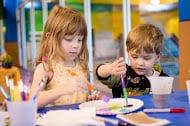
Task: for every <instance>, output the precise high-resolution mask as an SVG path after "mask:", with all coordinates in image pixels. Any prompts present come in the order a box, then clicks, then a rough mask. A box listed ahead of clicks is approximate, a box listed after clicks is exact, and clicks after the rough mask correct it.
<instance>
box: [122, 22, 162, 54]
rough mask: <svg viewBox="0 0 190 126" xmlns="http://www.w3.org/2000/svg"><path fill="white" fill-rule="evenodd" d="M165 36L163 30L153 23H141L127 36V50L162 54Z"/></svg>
mask: <svg viewBox="0 0 190 126" xmlns="http://www.w3.org/2000/svg"><path fill="white" fill-rule="evenodd" d="M163 37H164V35H163V34H162V32H161V30H160V29H159V28H158V27H156V26H155V25H152V24H141V25H138V26H136V27H134V28H133V29H132V30H131V31H130V32H129V34H128V36H127V41H126V46H127V51H128V52H129V51H133V50H136V49H137V51H138V52H140V51H145V52H146V53H154V52H155V53H156V54H160V52H161V50H162V44H163Z"/></svg>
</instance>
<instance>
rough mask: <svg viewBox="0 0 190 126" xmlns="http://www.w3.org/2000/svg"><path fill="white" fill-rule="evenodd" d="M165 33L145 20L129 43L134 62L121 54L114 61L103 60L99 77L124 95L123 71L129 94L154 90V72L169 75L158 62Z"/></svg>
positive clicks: (114, 94)
mask: <svg viewBox="0 0 190 126" xmlns="http://www.w3.org/2000/svg"><path fill="white" fill-rule="evenodd" d="M162 43H163V34H162V32H161V31H160V30H159V28H157V27H156V26H154V25H152V24H142V25H139V26H136V27H135V28H134V29H132V30H131V31H130V32H129V34H128V37H127V41H126V45H127V52H128V56H129V60H130V66H129V65H127V64H125V61H124V58H123V57H120V58H119V59H117V60H115V61H114V62H113V63H110V64H101V65H99V66H98V67H97V69H96V75H97V77H98V79H99V80H100V81H101V82H102V83H103V84H106V85H107V86H108V87H109V88H112V93H113V97H121V96H122V95H123V91H122V86H121V81H120V75H123V76H124V80H125V82H126V85H127V90H128V94H129V96H134V95H143V94H148V93H149V92H150V82H149V80H148V77H150V76H168V75H166V74H165V73H164V72H163V71H162V70H161V68H160V66H159V65H156V63H158V62H159V59H160V52H161V49H162Z"/></svg>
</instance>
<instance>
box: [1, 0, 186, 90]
mask: <svg viewBox="0 0 190 126" xmlns="http://www.w3.org/2000/svg"><path fill="white" fill-rule="evenodd" d="M57 4H59V5H61V6H70V7H72V8H75V9H76V10H79V11H80V12H81V13H83V14H84V16H85V19H86V22H87V26H88V49H89V54H90V59H89V67H90V72H91V76H90V77H91V81H92V82H94V83H99V82H98V81H97V80H96V78H95V77H94V70H95V68H96V66H97V65H98V64H100V63H104V62H111V61H113V60H115V59H116V58H118V57H120V56H125V58H126V62H128V59H127V54H126V53H125V51H124V50H125V48H126V47H125V44H124V43H125V40H126V36H127V33H128V32H129V31H130V29H132V28H133V27H134V26H136V25H138V24H142V23H152V24H155V25H156V26H158V27H160V29H161V30H162V32H163V33H164V35H165V37H164V46H163V51H162V57H161V61H160V64H161V66H162V68H163V70H164V72H165V73H167V74H168V75H169V76H174V77H175V88H176V89H178V88H179V89H184V88H185V86H184V81H185V80H186V79H187V78H188V74H187V73H188V71H189V69H190V65H189V66H188V63H189V64H190V61H189V60H188V58H189V57H188V55H189V54H190V52H189V47H190V44H187V42H189V37H188V35H187V34H188V32H189V30H188V29H190V24H189V23H187V22H188V20H189V19H190V16H188V14H187V13H186V12H189V11H187V9H188V6H190V2H188V1H184V0H181V1H178V0H91V1H90V0H14V1H12V0H1V2H0V19H1V20H0V38H1V39H0V53H1V54H3V53H4V52H5V51H6V52H7V53H8V54H10V55H11V56H12V57H13V65H14V66H17V67H18V68H19V69H20V70H21V73H22V74H24V73H23V72H25V71H26V72H27V73H30V72H31V73H32V71H33V70H34V69H35V64H34V63H35V58H36V55H37V53H38V47H39V41H40V37H41V35H42V32H43V26H44V23H45V21H46V19H47V17H48V13H49V12H50V11H51V9H52V7H53V6H54V5H57ZM184 22H185V23H187V24H185V25H184V24H183V23H184ZM180 23H181V24H180ZM180 28H181V30H180ZM185 29H187V30H185ZM182 33H183V34H182ZM180 34H182V35H180ZM179 52H180V53H179ZM179 54H180V55H179ZM185 55H186V56H185ZM180 56H181V57H180ZM24 75H26V74H24ZM30 76H32V74H30ZM179 77H180V79H179ZM189 78H190V77H189ZM179 80H180V81H179ZM179 83H180V84H179ZM101 86H103V85H101ZM100 88H101V87H100ZM108 92H109V93H110V91H108Z"/></svg>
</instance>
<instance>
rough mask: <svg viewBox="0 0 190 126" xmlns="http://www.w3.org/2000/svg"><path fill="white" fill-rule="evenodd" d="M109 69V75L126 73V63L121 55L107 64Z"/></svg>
mask: <svg viewBox="0 0 190 126" xmlns="http://www.w3.org/2000/svg"><path fill="white" fill-rule="evenodd" d="M109 71H110V74H111V75H116V76H118V75H121V74H122V75H125V73H126V64H125V60H124V58H123V57H120V58H119V59H118V60H115V61H114V62H113V63H112V64H110V66H109Z"/></svg>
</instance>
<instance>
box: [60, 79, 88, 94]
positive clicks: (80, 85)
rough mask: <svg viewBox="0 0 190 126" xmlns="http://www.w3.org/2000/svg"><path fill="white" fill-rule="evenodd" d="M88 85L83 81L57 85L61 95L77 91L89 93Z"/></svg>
mask: <svg viewBox="0 0 190 126" xmlns="http://www.w3.org/2000/svg"><path fill="white" fill-rule="evenodd" d="M86 85H87V84H86V83H84V82H81V81H75V82H68V83H67V84H65V85H63V86H59V87H57V90H58V92H59V93H60V95H68V94H73V93H75V92H83V93H86V94H88V89H87V86H86Z"/></svg>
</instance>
